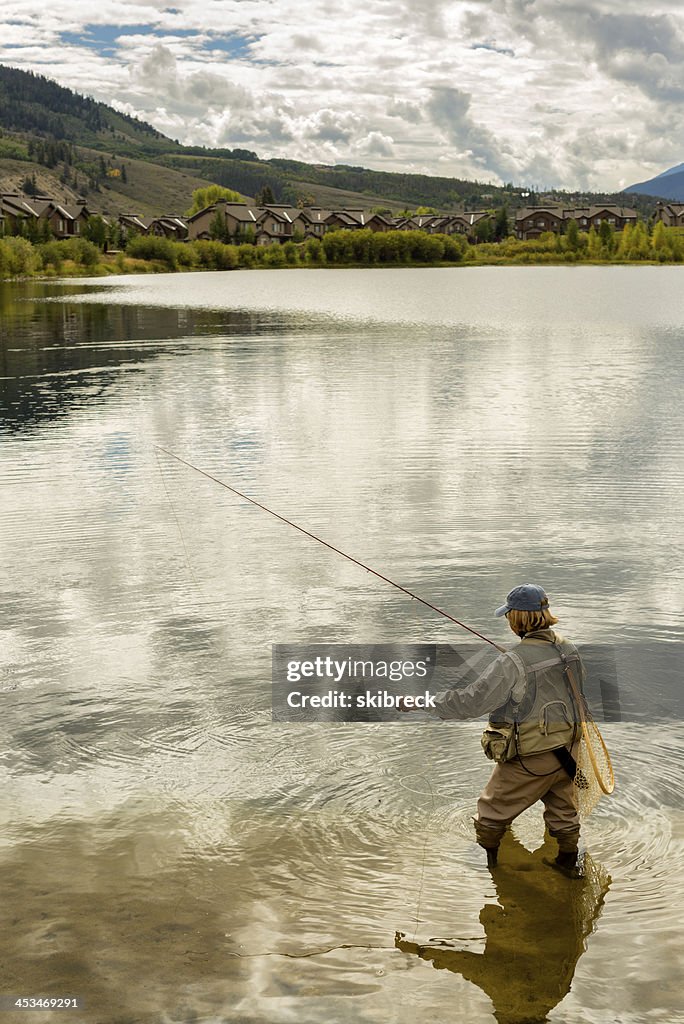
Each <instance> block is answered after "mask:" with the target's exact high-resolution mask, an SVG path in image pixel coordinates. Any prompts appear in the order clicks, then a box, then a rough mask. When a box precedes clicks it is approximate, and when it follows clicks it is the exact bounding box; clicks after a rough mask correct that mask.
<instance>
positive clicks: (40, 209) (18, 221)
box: [0, 192, 188, 241]
mask: <svg viewBox="0 0 684 1024" xmlns="http://www.w3.org/2000/svg"><path fill="white" fill-rule="evenodd" d="M92 216H93V213H92V212H91V210H90V209H89V208H88V205H87V204H86V202H85V200H83V199H79V200H77V202H76V203H71V204H69V203H61V202H59V201H58V200H56V199H52V198H50V197H49V196H36V197H35V198H34V197H30V196H22V195H20V194H19V193H18V192H3V193H2V194H0V234H8V235H16V234H21V233H22V227H23V228H24V229H25V228H26V227H29V228H30V227H31V226H33V227H40V225H41V224H44V223H47V224H48V225H49V229H50V234H51V235H53V236H54V237H55V238H60V239H64V238H77V237H79V236H80V235H82V234H83V232H84V230H85V227H86V225H87V223H88V221H89V220H90V218H91V217H92ZM98 216H101V219H102V220H103V221H104V223H105V225H106V226H111V225H112V220H111V218H108V217H102V215H101V214H99V215H98ZM117 223H118V226H119V228H120V229H121V233H122V235H123V236H124V237H126V236H127V235H129V234H131V233H134V234H141V235H158V236H161V237H163V238H174V239H176V240H178V241H184V240H185V239H186V238H187V237H188V225H187V223H186V221H185V220H184V219H183V218H182V217H155V218H150V219H147V220H144V219H142V218H141V217H137V216H134V215H130V216H125V215H124V216H120V217H119V218H118V221H117Z"/></svg>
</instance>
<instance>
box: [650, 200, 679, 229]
mask: <svg viewBox="0 0 684 1024" xmlns="http://www.w3.org/2000/svg"><path fill="white" fill-rule="evenodd" d="M655 216H656V220H661V221H662V222H663V224H664V225H665V227H666V228H684V203H658V205H657V207H656V213H655Z"/></svg>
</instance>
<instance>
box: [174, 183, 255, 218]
mask: <svg viewBox="0 0 684 1024" xmlns="http://www.w3.org/2000/svg"><path fill="white" fill-rule="evenodd" d="M219 199H225V200H226V202H228V203H244V201H245V197H244V196H241V195H240V193H239V192H235V191H234V190H233V189H232V188H224V187H223V185H207V186H206V187H204V188H197V189H195V191H194V192H193V193H192V206H191V207H190V209H189V210H188V211H187V212H186V217H192V215H193V213H199V211H200V210H204V209H206V207H207V206H211V205H212V203H216V202H218V200H219Z"/></svg>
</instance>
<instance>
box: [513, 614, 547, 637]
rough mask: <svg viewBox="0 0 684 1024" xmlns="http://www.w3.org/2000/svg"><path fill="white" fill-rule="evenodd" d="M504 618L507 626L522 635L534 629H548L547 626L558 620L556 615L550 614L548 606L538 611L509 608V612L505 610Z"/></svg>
mask: <svg viewBox="0 0 684 1024" xmlns="http://www.w3.org/2000/svg"><path fill="white" fill-rule="evenodd" d="M506 618H507V619H508V624H509V626H510V627H511V629H512V630H513V632H514V633H517V635H518V636H524V635H525V633H531V632H532V631H533V630H535V629H548V627H549V626H554V625H555V624H556V623H557V622H558V619H557V618H556V616H555V615H552V614H551V612H550V611H549V609H548V608H542V609H541V611H538V612H521V611H519V609H517V608H511V610H510V611H509V612H506Z"/></svg>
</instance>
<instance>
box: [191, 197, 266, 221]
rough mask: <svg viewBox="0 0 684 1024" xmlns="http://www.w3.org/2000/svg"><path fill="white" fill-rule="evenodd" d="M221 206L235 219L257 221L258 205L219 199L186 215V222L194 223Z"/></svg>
mask: <svg viewBox="0 0 684 1024" xmlns="http://www.w3.org/2000/svg"><path fill="white" fill-rule="evenodd" d="M219 207H220V208H221V209H222V210H225V212H226V213H229V214H230V216H231V217H233V218H234V219H235V220H241V221H245V222H246V223H248V224H255V223H256V221H257V217H256V215H255V210H256V207H251V206H247V204H246V203H229V202H228V201H227V200H226V201H224V200H223V199H219V200H217V202H215V203H212V204H211V206H205V207H204V208H203V209H202V210H198V211H197V213H193V214H192V216H191V217H186V218H185V220H186V223H188V224H192V222H193V221H195V220H197V218H198V217H202V216H203V215H204V214H206V213H216V211H217V210H218V209H219ZM257 212H258V211H257Z"/></svg>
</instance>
